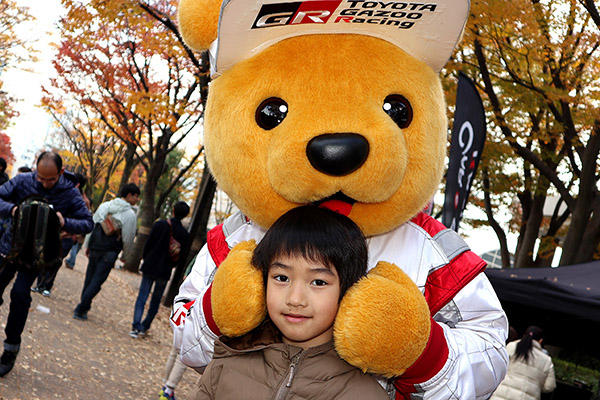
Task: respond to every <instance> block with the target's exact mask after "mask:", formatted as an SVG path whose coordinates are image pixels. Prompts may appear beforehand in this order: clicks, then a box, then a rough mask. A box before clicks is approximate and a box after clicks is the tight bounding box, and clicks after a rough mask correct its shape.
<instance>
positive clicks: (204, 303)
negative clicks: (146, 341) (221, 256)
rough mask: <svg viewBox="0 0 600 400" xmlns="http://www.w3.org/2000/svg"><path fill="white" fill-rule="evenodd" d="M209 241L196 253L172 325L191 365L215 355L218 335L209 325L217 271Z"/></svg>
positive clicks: (178, 296) (175, 341)
mask: <svg viewBox="0 0 600 400" xmlns="http://www.w3.org/2000/svg"><path fill="white" fill-rule="evenodd" d="M216 269H217V267H216V265H215V263H214V262H213V260H212V258H211V256H210V253H209V252H208V248H207V246H206V245H204V247H203V248H202V250H200V253H198V256H197V257H196V263H195V264H194V267H193V268H192V271H191V272H190V274H189V275H188V276H187V278H186V279H185V281H183V283H182V284H181V286H180V288H179V293H178V295H177V296H176V297H175V301H174V305H173V313H172V315H171V326H172V327H173V334H174V344H175V346H178V347H179V348H180V349H181V350H180V351H181V360H182V361H183V363H184V364H186V365H188V366H190V367H203V366H206V365H207V364H208V363H209V362H210V360H211V359H212V355H213V351H214V341H215V339H217V338H218V333H215V332H213V331H212V330H211V328H210V327H209V323H208V322H207V318H206V317H205V313H206V315H209V318H212V312H211V310H210V284H211V283H212V280H213V277H214V274H215V272H216Z"/></svg>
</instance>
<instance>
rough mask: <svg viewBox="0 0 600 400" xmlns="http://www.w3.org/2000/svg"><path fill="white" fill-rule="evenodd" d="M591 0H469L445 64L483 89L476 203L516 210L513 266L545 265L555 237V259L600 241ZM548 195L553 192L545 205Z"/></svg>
mask: <svg viewBox="0 0 600 400" xmlns="http://www.w3.org/2000/svg"><path fill="white" fill-rule="evenodd" d="M590 3H591V2H585V3H584V2H578V1H576V0H549V1H544V2H539V1H531V0H517V1H510V2H499V1H492V0H476V1H474V2H473V3H472V8H471V17H470V19H469V23H468V26H467V29H466V32H465V36H464V38H463V41H462V44H461V46H460V48H459V49H458V50H457V51H456V53H455V55H454V57H453V60H452V62H451V63H450V64H449V65H448V67H447V69H446V74H448V77H449V78H450V77H452V76H454V75H455V73H456V71H457V70H463V71H465V72H466V73H467V74H468V75H469V76H471V77H472V78H473V79H474V80H475V81H476V84H477V85H478V87H479V89H480V91H481V93H482V97H483V100H484V105H485V108H486V110H487V111H488V116H487V117H488V142H487V143H486V147H485V153H484V158H483V160H482V164H481V167H482V171H483V172H485V173H486V174H487V184H485V179H480V180H479V189H480V193H481V192H485V194H486V196H485V199H482V200H481V205H482V206H484V204H485V206H488V207H487V208H488V213H487V215H488V220H489V221H490V223H494V222H497V221H495V216H494V214H497V208H498V207H502V206H504V207H506V209H509V210H511V211H515V212H516V213H515V216H514V217H515V218H513V224H512V225H511V229H513V231H514V232H517V233H519V241H518V245H517V248H516V254H515V258H516V265H517V266H522V267H527V266H534V265H540V266H544V265H548V264H549V262H550V260H551V259H552V256H553V255H554V249H555V248H556V247H557V246H558V245H560V246H561V247H562V249H563V252H562V257H561V264H573V263H577V262H584V261H588V260H590V259H592V258H593V254H594V250H595V249H596V248H597V247H598V244H599V243H600V192H599V191H598V180H599V178H600V176H598V175H597V169H598V154H599V151H600V110H599V109H598V101H599V100H600V80H599V79H598V77H599V76H600V54H599V52H598V48H599V47H600V29H599V27H598V25H596V23H595V21H594V18H593V13H591V12H590V8H589V6H590ZM592 6H593V4H592ZM586 7H587V8H586ZM450 82H451V80H447V81H446V84H447V87H448V88H451V87H452V84H451V83H450ZM449 100H450V101H452V97H450V98H449ZM550 196H557V197H558V198H559V199H560V201H559V203H558V204H557V205H556V207H555V209H554V210H553V211H554V212H553V213H551V215H545V214H544V203H545V202H546V199H547V198H549V197H550ZM565 206H566V211H563V208H564V207H565ZM561 207H563V208H561ZM497 233H499V238H500V241H501V242H502V241H503V240H504V241H505V239H503V238H502V235H501V234H500V233H501V232H498V231H497ZM538 240H540V241H541V245H540V251H539V252H537V253H536V252H534V249H535V247H536V246H535V245H536V242H537V241H538ZM504 245H505V243H504Z"/></svg>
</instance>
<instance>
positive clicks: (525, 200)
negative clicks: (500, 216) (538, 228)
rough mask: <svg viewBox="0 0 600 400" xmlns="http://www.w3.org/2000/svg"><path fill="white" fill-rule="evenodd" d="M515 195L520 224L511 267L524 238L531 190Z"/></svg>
mask: <svg viewBox="0 0 600 400" xmlns="http://www.w3.org/2000/svg"><path fill="white" fill-rule="evenodd" d="M517 197H518V198H519V201H520V202H521V226H520V228H519V237H518V239H517V247H516V248H515V265H513V268H514V267H516V260H517V259H518V258H519V254H521V248H522V247H523V241H524V240H525V232H526V231H527V221H528V220H529V216H530V215H531V207H532V204H533V200H532V198H531V192H530V191H529V190H525V191H523V192H522V193H519V194H518V195H517Z"/></svg>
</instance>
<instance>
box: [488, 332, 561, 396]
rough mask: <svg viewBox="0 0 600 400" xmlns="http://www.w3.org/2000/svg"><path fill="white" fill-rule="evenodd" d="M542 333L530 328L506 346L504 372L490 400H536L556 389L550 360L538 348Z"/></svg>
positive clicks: (540, 344)
mask: <svg viewBox="0 0 600 400" xmlns="http://www.w3.org/2000/svg"><path fill="white" fill-rule="evenodd" d="M542 333H543V332H542V330H541V329H540V328H538V327H537V326H533V325H532V326H530V327H528V328H527V330H526V331H525V334H524V335H523V337H522V338H521V340H519V341H514V342H510V343H509V344H508V345H507V346H506V350H507V351H508V355H509V357H510V358H509V363H508V372H507V374H506V377H505V378H504V380H503V381H502V383H500V386H498V389H496V391H495V392H494V394H493V395H492V397H491V398H490V400H539V399H540V398H541V394H542V393H549V392H552V391H553V390H554V389H555V388H556V379H555V376H554V365H553V364H552V358H551V357H550V356H549V355H548V354H547V353H546V352H545V351H544V350H543V349H542V342H543V340H544V339H543V337H542Z"/></svg>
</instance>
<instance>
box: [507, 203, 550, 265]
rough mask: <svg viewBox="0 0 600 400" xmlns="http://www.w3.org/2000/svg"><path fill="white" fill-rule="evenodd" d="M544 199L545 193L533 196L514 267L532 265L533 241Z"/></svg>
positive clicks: (539, 221) (540, 217)
mask: <svg viewBox="0 0 600 400" xmlns="http://www.w3.org/2000/svg"><path fill="white" fill-rule="evenodd" d="M545 200H546V195H545V194H544V195H539V194H536V195H535V196H534V198H533V203H532V205H531V212H530V214H529V218H527V224H526V226H525V233H524V234H523V236H522V238H523V239H522V242H521V247H520V248H519V253H518V255H517V257H516V259H515V268H526V267H532V266H533V248H534V247H535V241H536V239H537V238H538V234H539V232H540V226H541V224H542V218H543V216H544V215H543V214H544V201H545Z"/></svg>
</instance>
